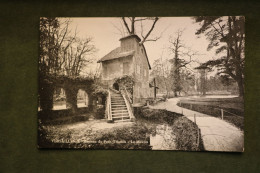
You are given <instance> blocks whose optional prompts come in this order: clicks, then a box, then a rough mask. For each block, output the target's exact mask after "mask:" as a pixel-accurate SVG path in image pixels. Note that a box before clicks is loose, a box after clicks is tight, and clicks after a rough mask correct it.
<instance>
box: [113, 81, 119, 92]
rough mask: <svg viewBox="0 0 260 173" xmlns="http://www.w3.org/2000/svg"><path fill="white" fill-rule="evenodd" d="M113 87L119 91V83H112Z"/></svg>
mask: <svg viewBox="0 0 260 173" xmlns="http://www.w3.org/2000/svg"><path fill="white" fill-rule="evenodd" d="M113 89H115V90H117V91H119V85H118V83H114V84H113Z"/></svg>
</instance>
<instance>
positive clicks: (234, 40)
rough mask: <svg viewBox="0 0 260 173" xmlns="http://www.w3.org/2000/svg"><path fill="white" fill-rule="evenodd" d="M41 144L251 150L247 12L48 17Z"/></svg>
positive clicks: (42, 51)
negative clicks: (248, 144)
mask: <svg viewBox="0 0 260 173" xmlns="http://www.w3.org/2000/svg"><path fill="white" fill-rule="evenodd" d="M39 31H40V32H39V66H38V68H39V69H38V70H39V90H38V147H39V148H52V149H60V148H64V149H109V150H115V149H119V150H122V149H124V150H128V149H130V150H131V149H134V150H182V151H220V152H243V151H244V64H245V52H244V48H245V18H244V17H243V16H191V17H117V18H116V17H115V18H112V17H111V18H109V17H104V18H101V17H99V18H94V17H82V18H65V17H64V18H60V17H41V18H40V20H39Z"/></svg>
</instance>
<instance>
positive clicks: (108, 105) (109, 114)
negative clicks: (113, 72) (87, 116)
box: [106, 90, 112, 121]
mask: <svg viewBox="0 0 260 173" xmlns="http://www.w3.org/2000/svg"><path fill="white" fill-rule="evenodd" d="M106 109H107V119H108V121H112V114H111V94H110V91H109V90H108V97H107V107H106Z"/></svg>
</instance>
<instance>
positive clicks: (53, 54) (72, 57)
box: [39, 17, 96, 77]
mask: <svg viewBox="0 0 260 173" xmlns="http://www.w3.org/2000/svg"><path fill="white" fill-rule="evenodd" d="M69 24H70V21H69V20H61V19H58V18H52V17H41V18H40V57H39V72H40V73H41V74H43V75H45V74H55V75H67V76H74V77H76V76H79V75H80V73H81V72H82V70H83V69H84V67H85V66H86V65H88V64H89V63H91V62H92V55H93V53H95V51H96V48H95V46H94V45H93V44H92V38H90V37H88V38H86V39H80V38H78V37H77V36H76V31H75V34H74V35H72V34H71V33H70V31H69Z"/></svg>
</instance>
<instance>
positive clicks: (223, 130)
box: [150, 98, 244, 152]
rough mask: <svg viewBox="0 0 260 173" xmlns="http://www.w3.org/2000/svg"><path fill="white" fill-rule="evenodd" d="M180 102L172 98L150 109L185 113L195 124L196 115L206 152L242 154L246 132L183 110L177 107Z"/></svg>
mask: <svg viewBox="0 0 260 173" xmlns="http://www.w3.org/2000/svg"><path fill="white" fill-rule="evenodd" d="M178 101H179V98H172V99H169V100H168V101H166V102H162V103H158V104H157V105H155V106H150V107H151V108H153V109H166V110H168V111H171V112H176V113H180V114H182V113H183V115H185V116H186V117H187V118H188V119H190V120H191V121H193V122H194V115H196V123H197V125H198V127H199V128H200V129H201V136H202V139H203V143H204V147H205V150H208V151H228V152H242V151H243V150H244V132H242V131H241V130H239V129H238V128H236V127H234V126H233V125H231V124H229V123H227V122H225V121H223V120H221V119H218V118H215V117H212V116H209V115H206V114H202V113H199V112H195V111H192V110H188V109H185V108H181V107H179V106H177V103H178Z"/></svg>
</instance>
